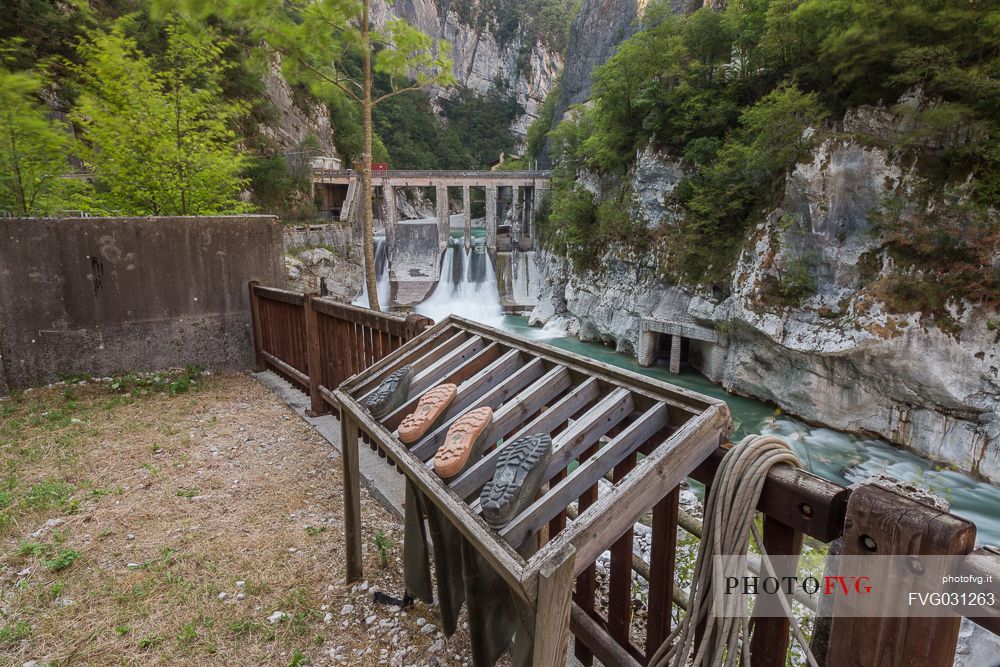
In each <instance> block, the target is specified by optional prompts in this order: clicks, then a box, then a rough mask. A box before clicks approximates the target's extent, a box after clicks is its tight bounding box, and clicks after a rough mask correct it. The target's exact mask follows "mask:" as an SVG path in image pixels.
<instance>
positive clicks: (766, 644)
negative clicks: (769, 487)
mask: <svg viewBox="0 0 1000 667" xmlns="http://www.w3.org/2000/svg"><path fill="white" fill-rule="evenodd" d="M803 537H804V536H803V535H802V533H800V532H799V531H797V530H795V529H794V528H791V527H789V526H786V525H785V524H783V523H781V522H780V521H778V520H777V519H775V518H774V517H771V516H768V515H764V550H765V551H767V553H768V554H770V555H772V556H797V555H798V554H800V553H801V552H802V541H803ZM785 597H787V598H791V596H790V595H786V596H785ZM752 623H753V628H752V629H753V638H752V639H751V640H750V658H751V659H752V660H753V665H754V667H785V664H786V658H785V655H786V654H787V653H788V641H789V635H788V632H789V621H788V619H787V618H785V617H783V616H782V617H755V618H754V619H753V621H752Z"/></svg>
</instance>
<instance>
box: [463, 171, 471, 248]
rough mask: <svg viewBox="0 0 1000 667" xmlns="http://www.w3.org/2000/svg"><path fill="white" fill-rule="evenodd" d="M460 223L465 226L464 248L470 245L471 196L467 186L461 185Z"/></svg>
mask: <svg viewBox="0 0 1000 667" xmlns="http://www.w3.org/2000/svg"><path fill="white" fill-rule="evenodd" d="M462 218H463V219H464V220H463V222H462V225H463V226H464V227H465V249H466V250H468V249H469V248H470V247H472V198H471V197H470V196H469V186H468V185H463V186H462Z"/></svg>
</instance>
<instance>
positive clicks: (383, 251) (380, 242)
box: [351, 236, 390, 312]
mask: <svg viewBox="0 0 1000 667" xmlns="http://www.w3.org/2000/svg"><path fill="white" fill-rule="evenodd" d="M374 240H375V280H376V282H377V285H376V292H375V293H376V294H378V305H379V308H381V309H382V312H388V310H389V294H390V288H389V258H388V246H387V245H386V243H385V237H384V236H376V237H375V239H374ZM351 304H352V305H355V306H361V307H362V308H367V307H368V282H367V281H365V280H363V281H362V282H361V294H359V295H358V296H357V298H355V299H354V301H352V302H351Z"/></svg>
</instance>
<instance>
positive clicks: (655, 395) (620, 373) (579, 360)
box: [449, 315, 725, 415]
mask: <svg viewBox="0 0 1000 667" xmlns="http://www.w3.org/2000/svg"><path fill="white" fill-rule="evenodd" d="M449 319H450V320H451V321H452V322H453V323H455V324H456V325H458V326H461V327H462V328H463V329H466V330H468V331H471V332H473V333H477V334H480V335H485V336H488V337H490V338H492V339H493V340H499V341H503V342H504V343H505V344H507V345H509V346H510V347H516V348H519V349H522V350H524V351H525V352H528V353H530V354H532V355H534V356H538V357H541V358H542V359H546V360H548V361H550V362H552V363H556V364H562V365H565V366H567V367H568V368H572V369H576V370H578V371H581V372H582V373H583V374H584V375H586V376H590V377H596V378H598V379H599V380H604V381H606V382H611V383H613V384H616V385H617V384H627V385H629V386H630V387H631V388H632V391H634V392H636V393H638V394H642V395H645V396H648V397H650V398H652V399H654V400H659V401H663V402H665V403H667V404H669V405H671V406H673V407H676V408H678V409H680V410H683V411H684V412H686V413H687V414H689V415H695V414H699V413H701V412H702V411H704V410H705V409H707V408H708V407H710V406H712V405H719V404H724V403H725V401H723V400H722V399H718V398H712V397H710V396H705V395H702V394H698V393H696V392H693V391H690V390H687V389H684V388H682V387H678V386H676V385H672V384H667V383H665V382H662V381H660V380H656V379H654V378H651V377H648V376H645V375H640V374H639V373H635V372H633V371H629V370H626V369H624V368H619V367H617V366H612V365H611V364H606V363H604V362H601V361H597V360H596V359H591V358H589V357H585V356H583V355H580V354H576V353H575V352H570V351H568V350H563V349H560V348H556V347H553V346H551V345H548V344H547V343H542V342H539V341H535V340H528V339H525V338H521V337H520V336H515V335H512V334H510V333H508V332H506V331H501V330H500V329H494V328H493V327H488V326H486V325H484V324H480V323H478V322H473V321H472V320H467V319H465V318H463V317H457V316H454V315H452V316H451V317H449Z"/></svg>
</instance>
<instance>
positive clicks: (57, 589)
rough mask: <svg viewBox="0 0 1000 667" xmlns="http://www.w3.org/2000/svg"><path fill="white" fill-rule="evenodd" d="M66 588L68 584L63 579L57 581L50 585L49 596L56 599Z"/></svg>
mask: <svg viewBox="0 0 1000 667" xmlns="http://www.w3.org/2000/svg"><path fill="white" fill-rule="evenodd" d="M64 588H66V584H64V583H63V582H61V581H57V582H56V583H54V584H52V585H51V586H50V587H49V596H50V597H51V598H52V599H53V600H55V599H56V598H57V597H59V596H60V595H62V592H63V589H64Z"/></svg>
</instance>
